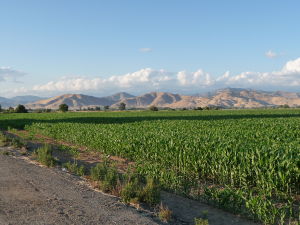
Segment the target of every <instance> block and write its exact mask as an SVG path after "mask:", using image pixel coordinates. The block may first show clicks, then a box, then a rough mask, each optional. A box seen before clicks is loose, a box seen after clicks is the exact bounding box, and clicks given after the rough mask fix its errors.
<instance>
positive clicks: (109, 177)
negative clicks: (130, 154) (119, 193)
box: [101, 167, 119, 192]
mask: <svg viewBox="0 0 300 225" xmlns="http://www.w3.org/2000/svg"><path fill="white" fill-rule="evenodd" d="M118 180H119V174H118V171H117V169H116V168H115V167H111V168H108V170H107V173H106V175H105V177H104V180H103V182H102V183H101V189H102V191H104V192H111V191H113V190H114V189H115V188H116V186H117V184H118Z"/></svg>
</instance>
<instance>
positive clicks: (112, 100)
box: [0, 88, 300, 109]
mask: <svg viewBox="0 0 300 225" xmlns="http://www.w3.org/2000/svg"><path fill="white" fill-rule="evenodd" d="M31 97H33V96H31ZM18 98H20V97H18ZM36 98H38V97H36ZM14 99H16V98H14ZM24 99H25V96H24V98H20V100H22V101H23V102H24V101H25V100H24ZM26 100H30V97H27V99H26ZM1 102H2V101H1V99H0V104H2V103H1ZM23 102H22V103H23ZM122 102H123V103H125V104H126V108H148V107H149V106H152V105H154V106H157V107H160V108H194V107H205V106H218V107H222V108H261V107H273V106H279V105H285V104H286V105H289V106H290V107H296V106H300V93H295V92H283V91H276V92H267V91H258V90H252V89H239V88H226V89H220V90H217V91H215V92H210V93H206V94H196V95H189V96H188V95H180V94H174V93H168V92H151V93H146V94H143V95H139V96H134V95H131V94H128V93H125V92H121V93H117V94H114V95H111V96H107V97H94V96H88V95H83V94H65V95H60V96H56V97H52V98H49V99H38V101H34V102H27V103H25V106H26V108H30V109H39V108H49V109H57V108H58V106H59V105H60V104H67V105H68V106H69V107H70V109H82V108H87V107H96V106H100V107H101V106H102V107H103V106H110V108H117V107H118V106H119V104H120V103H122ZM19 104H21V101H20V102H19Z"/></svg>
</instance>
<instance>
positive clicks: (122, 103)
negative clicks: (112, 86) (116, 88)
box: [119, 102, 126, 110]
mask: <svg viewBox="0 0 300 225" xmlns="http://www.w3.org/2000/svg"><path fill="white" fill-rule="evenodd" d="M119 109H120V110H125V109H126V104H125V103H124V102H121V103H120V105H119Z"/></svg>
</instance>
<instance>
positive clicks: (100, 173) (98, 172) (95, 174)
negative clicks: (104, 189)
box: [91, 163, 108, 181]
mask: <svg viewBox="0 0 300 225" xmlns="http://www.w3.org/2000/svg"><path fill="white" fill-rule="evenodd" d="M107 170H108V168H107V164H106V163H98V164H97V165H96V166H95V167H92V168H91V178H92V180H94V181H104V179H105V176H106V174H107Z"/></svg>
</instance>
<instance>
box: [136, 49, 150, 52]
mask: <svg viewBox="0 0 300 225" xmlns="http://www.w3.org/2000/svg"><path fill="white" fill-rule="evenodd" d="M139 51H140V52H151V51H152V48H140V49H139Z"/></svg>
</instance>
